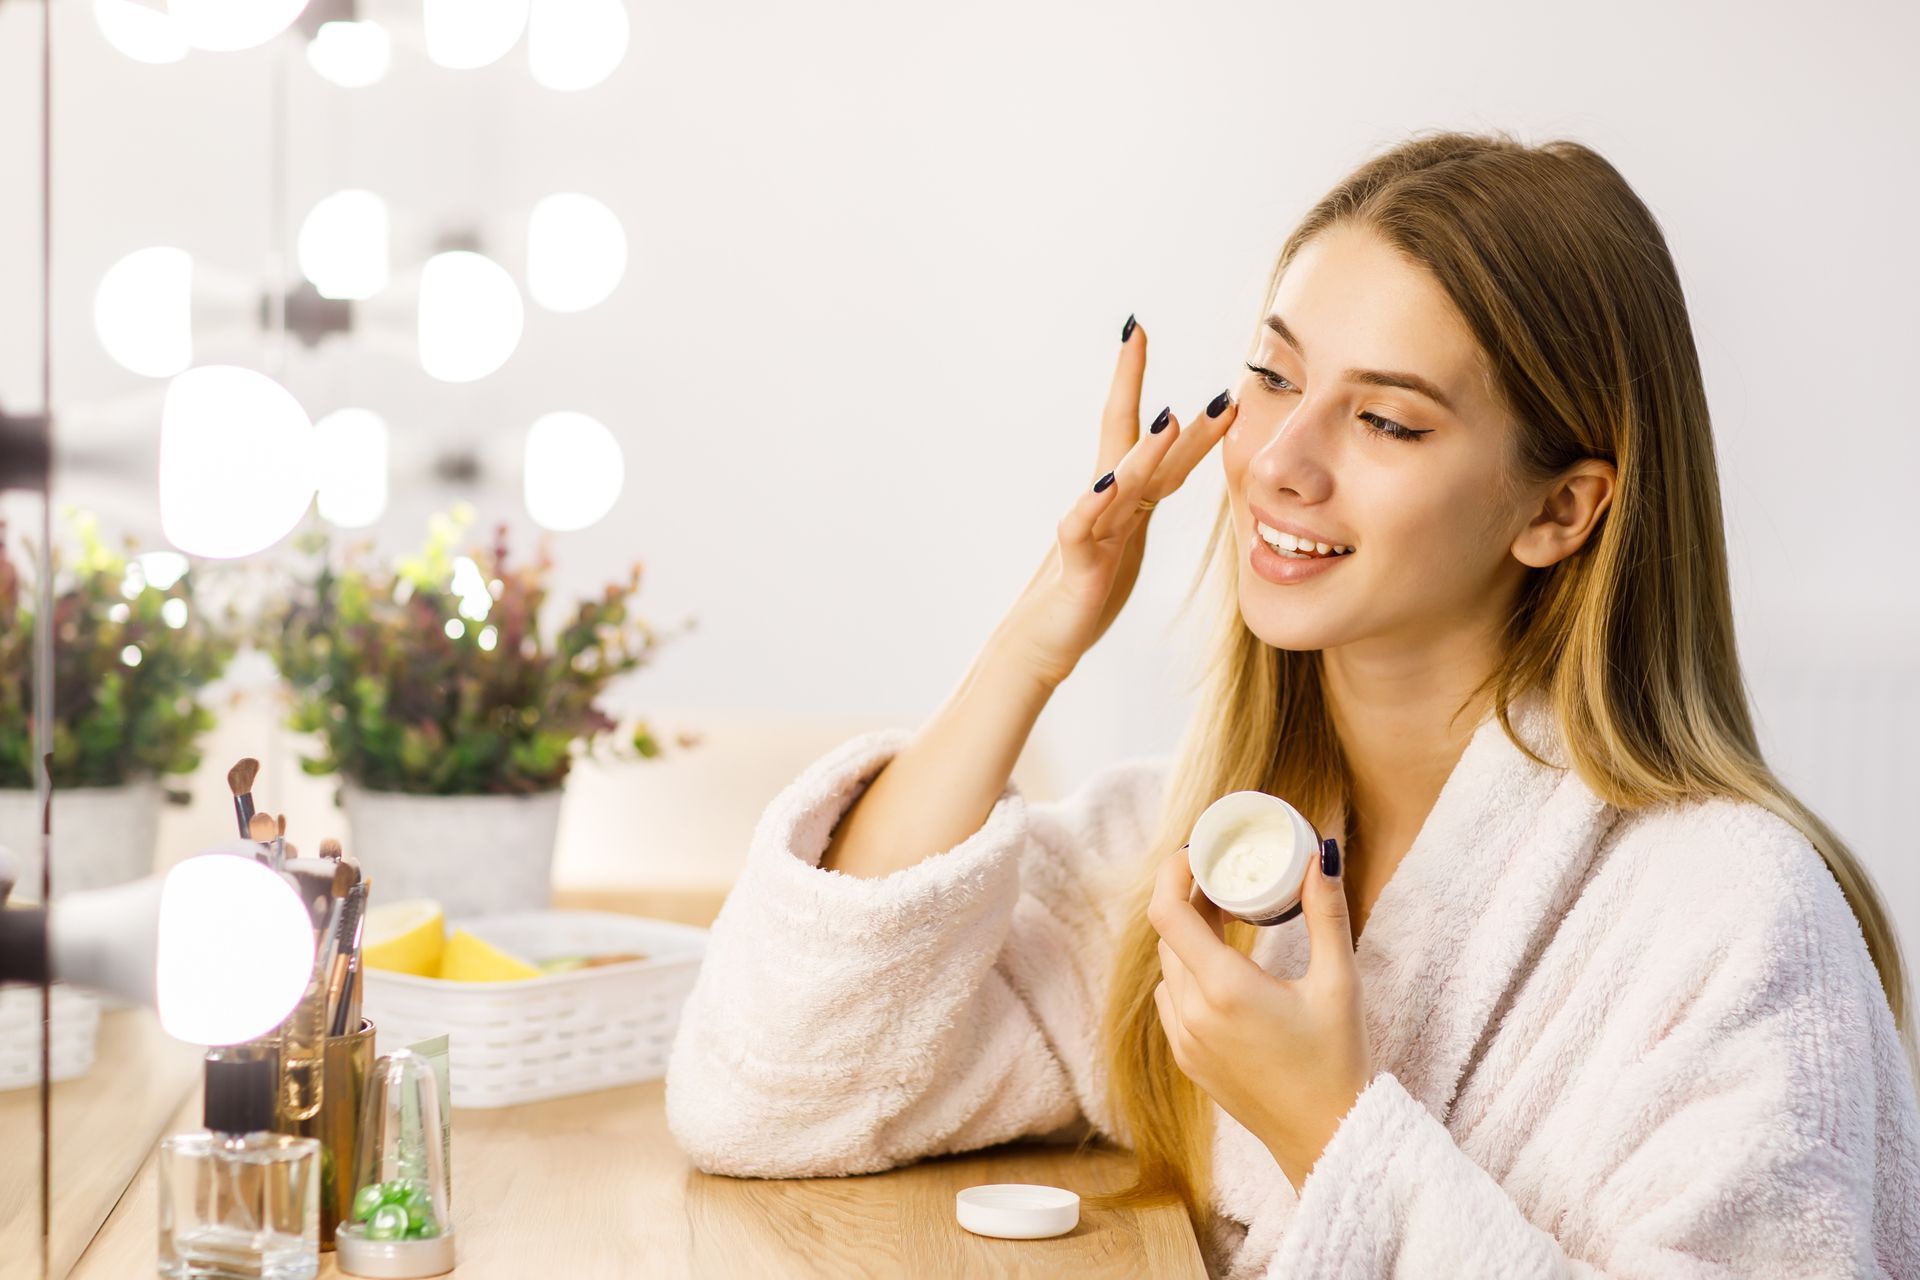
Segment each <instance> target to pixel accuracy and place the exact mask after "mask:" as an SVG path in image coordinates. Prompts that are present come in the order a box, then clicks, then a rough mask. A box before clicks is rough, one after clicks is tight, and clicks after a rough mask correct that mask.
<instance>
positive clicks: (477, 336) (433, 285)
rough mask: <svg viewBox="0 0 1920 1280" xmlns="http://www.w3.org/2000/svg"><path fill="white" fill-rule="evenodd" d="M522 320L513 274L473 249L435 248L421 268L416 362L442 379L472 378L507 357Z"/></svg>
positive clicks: (517, 341) (522, 308)
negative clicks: (509, 273)
mask: <svg viewBox="0 0 1920 1280" xmlns="http://www.w3.org/2000/svg"><path fill="white" fill-rule="evenodd" d="M525 325H526V304H524V303H523V302H521V300H520V290H519V288H518V287H517V286H516V285H515V284H514V283H513V277H512V276H510V275H508V274H507V272H506V270H505V268H503V267H501V266H500V264H499V263H497V262H495V261H494V260H493V259H491V258H488V257H486V256H485V255H483V254H479V253H475V252H472V251H471V250H465V249H456V250H451V251H448V252H444V253H436V254H435V255H434V256H433V257H431V258H429V259H428V260H427V262H426V265H425V266H423V267H421V269H420V327H419V335H420V364H421V367H422V368H424V369H425V370H426V371H427V373H428V374H430V375H431V376H433V377H435V378H438V379H440V380H441V381H442V382H474V381H477V380H479V379H481V378H484V377H486V376H487V375H488V374H490V373H492V372H493V371H494V370H495V369H498V368H499V367H500V366H501V365H503V364H505V363H506V362H507V357H509V356H511V355H512V354H513V350H514V348H515V347H517V346H519V345H520V334H521V332H522V330H523V329H524V328H525Z"/></svg>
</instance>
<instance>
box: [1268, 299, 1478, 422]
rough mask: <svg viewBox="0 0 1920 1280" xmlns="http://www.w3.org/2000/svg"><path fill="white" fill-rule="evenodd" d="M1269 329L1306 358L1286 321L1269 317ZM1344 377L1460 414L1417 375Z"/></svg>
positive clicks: (1357, 373)
mask: <svg viewBox="0 0 1920 1280" xmlns="http://www.w3.org/2000/svg"><path fill="white" fill-rule="evenodd" d="M1267 328H1269V329H1271V330H1273V331H1274V332H1275V333H1277V334H1279V335H1280V339H1281V341H1283V342H1285V343H1286V344H1287V345H1288V346H1290V347H1292V348H1293V349H1294V350H1295V351H1296V352H1298V353H1299V354H1300V356H1301V357H1302V358H1304V357H1305V356H1306V354H1307V353H1306V349H1305V348H1304V347H1302V346H1301V345H1300V340H1299V339H1298V338H1296V337H1294V336H1293V330H1291V329H1289V328H1287V322H1286V321H1285V320H1282V319H1281V318H1280V317H1279V316H1278V315H1270V316H1268V317H1267ZM1342 377H1343V378H1344V379H1345V380H1346V381H1348V382H1358V383H1360V384H1362V385H1364V386H1369V387H1403V388H1405V389H1406V390H1408V391H1417V392H1419V393H1420V394H1421V395H1423V396H1425V397H1426V398H1427V399H1429V400H1431V401H1433V402H1434V403H1435V404H1437V405H1439V406H1440V407H1441V408H1442V409H1445V410H1446V411H1447V412H1448V413H1458V412H1459V411H1458V410H1456V409H1455V408H1454V407H1453V401H1451V400H1449V399H1447V394H1446V392H1444V391H1442V390H1440V388H1439V387H1436V386H1434V385H1433V383H1431V382H1429V381H1427V380H1426V379H1425V378H1423V377H1421V376H1420V375H1419V374H1417V373H1389V372H1388V371H1387V370H1385V369H1349V370H1347V371H1346V373H1345V374H1343V375H1342Z"/></svg>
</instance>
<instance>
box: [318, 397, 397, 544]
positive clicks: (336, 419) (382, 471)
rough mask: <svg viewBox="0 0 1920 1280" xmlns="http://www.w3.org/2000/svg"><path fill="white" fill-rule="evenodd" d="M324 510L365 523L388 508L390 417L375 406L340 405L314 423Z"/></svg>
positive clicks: (336, 519) (335, 520)
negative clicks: (355, 406)
mask: <svg viewBox="0 0 1920 1280" xmlns="http://www.w3.org/2000/svg"><path fill="white" fill-rule="evenodd" d="M313 433H314V438H315V441H316V444H317V446H318V448H317V451H316V456H317V457H318V459H319V466H320V476H319V478H320V497H319V503H320V515H321V517H322V518H323V519H325V520H326V521H327V522H328V523H329V524H333V525H337V526H339V527H340V528H342V529H364V528H366V527H367V526H368V525H370V524H372V523H373V522H374V521H376V520H378V519H379V518H380V517H381V515H382V514H383V513H384V512H385V511H386V509H387V420H386V419H385V418H382V417H381V416H380V415H379V414H377V413H375V412H374V411H373V410H371V409H335V410H334V411H333V412H332V413H330V414H328V415H327V416H326V417H324V418H322V419H320V421H318V422H316V423H314V424H313Z"/></svg>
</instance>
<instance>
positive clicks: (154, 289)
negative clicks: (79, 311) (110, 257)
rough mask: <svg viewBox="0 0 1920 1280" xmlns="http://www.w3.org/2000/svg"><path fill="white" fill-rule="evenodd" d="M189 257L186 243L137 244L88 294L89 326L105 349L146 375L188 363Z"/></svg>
mask: <svg viewBox="0 0 1920 1280" xmlns="http://www.w3.org/2000/svg"><path fill="white" fill-rule="evenodd" d="M192 299H193V259H192V258H191V257H189V256H188V254H187V251H186V250H185V249H175V248H171V247H169V246H166V245H155V246H153V247H152V248H149V249H137V250H135V251H134V252H132V253H130V254H128V255H127V256H126V257H124V258H122V259H120V261H118V262H116V263H114V264H113V265H112V266H111V267H108V268H107V272H106V274H105V275H103V276H101V277H100V287H99V288H97V289H95V290H94V294H93V329H94V332H95V333H96V334H98V335H99V337H100V345H101V346H103V347H105V348H106V350H107V354H108V355H110V356H112V357H113V358H114V360H115V361H117V362H118V363H119V364H121V365H123V366H124V367H126V368H128V369H131V370H132V371H133V372H135V373H139V374H145V375H146V376H147V377H149V378H171V377H173V376H174V375H175V374H177V373H179V372H181V371H182V370H184V369H185V368H186V367H187V366H188V365H190V364H192V363H193V305H192Z"/></svg>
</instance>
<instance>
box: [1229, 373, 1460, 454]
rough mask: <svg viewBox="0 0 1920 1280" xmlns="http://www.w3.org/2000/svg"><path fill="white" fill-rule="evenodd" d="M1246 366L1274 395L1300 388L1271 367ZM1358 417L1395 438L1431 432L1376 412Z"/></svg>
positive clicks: (1410, 437)
mask: <svg viewBox="0 0 1920 1280" xmlns="http://www.w3.org/2000/svg"><path fill="white" fill-rule="evenodd" d="M1247 368H1248V370H1249V371H1251V372H1252V373H1253V374H1254V375H1255V376H1256V377H1258V378H1259V379H1260V382H1261V385H1262V386H1264V387H1266V389H1267V390H1269V391H1271V392H1273V393H1274V394H1276V395H1284V394H1285V393H1287V392H1289V391H1298V390H1299V389H1300V388H1298V387H1296V386H1294V385H1293V384H1292V383H1291V382H1289V381H1287V379H1286V378H1285V377H1283V376H1282V375H1280V374H1277V373H1275V372H1274V371H1273V370H1271V369H1266V368H1262V367H1261V366H1259V365H1257V364H1254V363H1253V362H1252V361H1251V360H1249V361H1247ZM1359 417H1360V420H1361V421H1362V422H1364V423H1366V424H1367V426H1368V428H1369V429H1370V430H1372V431H1374V432H1375V433H1377V434H1379V435H1383V436H1390V437H1392V438H1393V439H1395V440H1410V441H1413V442H1415V443H1418V441H1419V439H1420V437H1421V436H1424V435H1430V434H1431V432H1429V431H1416V430H1414V429H1413V428H1412V427H1406V426H1402V425H1401V424H1400V423H1398V422H1395V421H1394V420H1393V419H1392V418H1383V417H1381V416H1380V415H1379V414H1377V413H1362V414H1360V415H1359Z"/></svg>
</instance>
